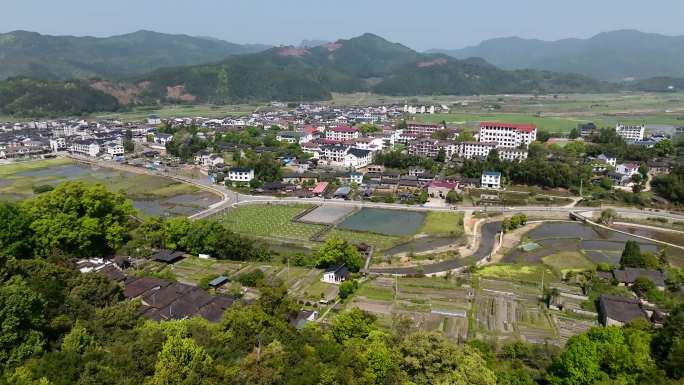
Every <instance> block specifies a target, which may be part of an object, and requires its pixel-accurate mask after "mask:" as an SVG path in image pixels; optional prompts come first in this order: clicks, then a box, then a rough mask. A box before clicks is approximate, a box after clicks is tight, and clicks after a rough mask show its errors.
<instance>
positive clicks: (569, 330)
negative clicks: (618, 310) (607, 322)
mask: <svg viewBox="0 0 684 385" xmlns="http://www.w3.org/2000/svg"><path fill="white" fill-rule="evenodd" d="M552 318H553V321H554V323H555V324H556V326H557V327H558V334H559V338H560V343H561V345H565V343H566V342H568V339H569V338H570V337H572V336H574V335H577V334H581V333H584V332H586V331H588V330H589V329H591V328H593V327H597V326H599V324H598V322H596V320H588V319H579V318H571V317H566V316H562V315H553V316H552Z"/></svg>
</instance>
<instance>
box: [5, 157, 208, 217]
mask: <svg viewBox="0 0 684 385" xmlns="http://www.w3.org/2000/svg"><path fill="white" fill-rule="evenodd" d="M41 162H42V161H37V162H35V163H34V164H33V165H34V166H36V167H35V169H33V170H29V171H22V172H16V173H14V174H11V173H10V174H8V177H7V178H3V179H1V180H0V189H2V191H0V198H2V199H7V200H13V201H20V200H24V199H30V198H31V197H33V196H34V193H33V186H37V185H47V184H49V185H58V184H60V183H63V182H65V181H67V180H75V181H83V182H86V183H102V184H104V185H105V186H106V187H107V188H108V189H109V190H111V191H123V192H124V194H125V195H126V196H127V197H128V198H129V199H131V201H132V202H133V207H135V208H136V209H137V210H138V211H140V212H141V213H143V214H146V215H160V216H188V215H192V214H194V213H197V212H199V211H201V210H203V209H205V208H207V207H208V206H210V205H212V204H213V203H216V202H218V201H219V197H218V196H216V195H214V194H212V193H209V192H206V191H196V192H192V191H193V190H197V189H196V188H194V187H190V186H188V187H187V188H180V189H177V190H175V189H174V188H175V187H176V186H174V185H177V184H178V182H176V181H171V180H168V179H165V178H162V177H159V176H151V175H145V174H139V173H133V172H127V171H119V170H114V169H110V168H106V167H98V166H91V165H87V164H80V163H67V164H58V165H53V164H50V163H49V162H43V163H41ZM43 164H44V165H45V167H40V166H42V165H43ZM169 188H171V192H169ZM176 191H177V192H176ZM174 192H176V193H175V194H174Z"/></svg>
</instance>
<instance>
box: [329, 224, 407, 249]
mask: <svg viewBox="0 0 684 385" xmlns="http://www.w3.org/2000/svg"><path fill="white" fill-rule="evenodd" d="M330 238H337V239H342V240H344V241H347V242H349V243H352V244H359V243H365V244H367V245H371V246H373V247H375V250H376V252H377V251H381V250H386V249H389V248H391V247H393V246H395V245H397V244H398V243H399V242H401V238H399V237H393V236H389V235H381V234H375V233H366V232H361V231H351V230H342V229H338V228H334V229H332V230H330V231H328V232H326V233H325V235H324V239H330Z"/></svg>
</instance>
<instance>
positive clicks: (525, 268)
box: [477, 264, 558, 283]
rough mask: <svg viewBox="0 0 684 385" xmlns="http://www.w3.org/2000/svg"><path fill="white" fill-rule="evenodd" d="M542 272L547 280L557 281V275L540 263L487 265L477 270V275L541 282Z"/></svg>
mask: <svg viewBox="0 0 684 385" xmlns="http://www.w3.org/2000/svg"><path fill="white" fill-rule="evenodd" d="M542 274H543V275H544V280H545V281H547V282H550V281H552V280H553V281H558V277H556V275H555V274H554V273H553V272H552V271H550V270H548V269H547V268H546V267H544V266H542V265H506V264H500V265H488V266H485V267H483V268H482V269H480V270H479V271H478V272H477V275H479V276H481V277H487V278H496V279H503V280H511V281H521V282H532V283H534V282H541V280H542Z"/></svg>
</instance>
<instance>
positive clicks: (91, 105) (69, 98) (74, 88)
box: [0, 78, 121, 117]
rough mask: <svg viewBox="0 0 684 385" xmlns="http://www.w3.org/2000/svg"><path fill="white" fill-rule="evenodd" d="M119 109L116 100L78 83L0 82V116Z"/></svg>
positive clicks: (79, 112) (54, 81)
mask: <svg viewBox="0 0 684 385" xmlns="http://www.w3.org/2000/svg"><path fill="white" fill-rule="evenodd" d="M120 107H121V105H120V104H119V102H118V101H117V100H116V98H115V97H113V96H111V95H109V94H107V93H104V92H102V91H99V90H96V89H94V88H92V87H91V86H90V85H89V84H87V83H85V82H84V81H80V80H73V81H58V80H34V79H26V78H13V79H10V80H6V81H0V115H15V116H30V117H50V116H75V115H83V114H88V113H92V112H98V111H116V110H118V109H119V108H120Z"/></svg>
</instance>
